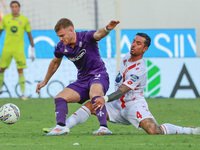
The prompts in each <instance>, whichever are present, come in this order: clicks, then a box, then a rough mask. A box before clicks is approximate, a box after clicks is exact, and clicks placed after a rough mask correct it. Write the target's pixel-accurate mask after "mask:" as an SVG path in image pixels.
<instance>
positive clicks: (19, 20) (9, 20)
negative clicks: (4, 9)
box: [0, 14, 31, 50]
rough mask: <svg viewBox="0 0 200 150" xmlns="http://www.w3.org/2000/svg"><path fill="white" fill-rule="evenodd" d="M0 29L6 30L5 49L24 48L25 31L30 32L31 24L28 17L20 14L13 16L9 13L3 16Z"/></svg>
mask: <svg viewBox="0 0 200 150" xmlns="http://www.w3.org/2000/svg"><path fill="white" fill-rule="evenodd" d="M0 29H1V30H5V31H6V37H5V42H4V49H8V50H19V49H23V50H24V32H25V31H26V32H30V31H31V26H30V23H29V20H28V18H27V17H25V16H23V15H21V14H20V15H19V16H18V17H13V16H12V14H8V15H6V16H4V17H3V19H2V22H1V24H0Z"/></svg>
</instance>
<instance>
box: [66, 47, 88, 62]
mask: <svg viewBox="0 0 200 150" xmlns="http://www.w3.org/2000/svg"><path fill="white" fill-rule="evenodd" d="M85 53H86V49H82V50H81V51H80V52H79V53H78V55H76V56H75V57H73V58H68V59H69V60H71V61H73V62H75V61H77V60H79V59H81V58H82V57H83V56H84V55H85Z"/></svg>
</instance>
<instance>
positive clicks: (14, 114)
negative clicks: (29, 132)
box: [0, 103, 20, 124]
mask: <svg viewBox="0 0 200 150" xmlns="http://www.w3.org/2000/svg"><path fill="white" fill-rule="evenodd" d="M19 117H20V110H19V108H18V107H17V106H16V105H15V104H12V103H7V104H4V105H3V106H2V107H1V108H0V119H1V121H3V122H4V123H6V124H13V123H15V122H17V121H18V120H19Z"/></svg>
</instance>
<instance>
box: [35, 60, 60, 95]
mask: <svg viewBox="0 0 200 150" xmlns="http://www.w3.org/2000/svg"><path fill="white" fill-rule="evenodd" d="M61 61H62V58H57V57H54V58H53V60H52V61H51V63H50V65H49V68H48V71H47V74H46V76H45V79H44V80H43V81H42V82H40V83H39V84H38V85H37V88H36V93H38V94H39V93H40V89H41V88H42V87H44V86H45V85H46V84H47V83H48V81H49V80H50V78H51V77H52V76H53V74H54V73H55V72H56V70H57V69H58V67H59V66H60V63H61Z"/></svg>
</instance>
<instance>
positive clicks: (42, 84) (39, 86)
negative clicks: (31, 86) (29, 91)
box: [36, 81, 46, 94]
mask: <svg viewBox="0 0 200 150" xmlns="http://www.w3.org/2000/svg"><path fill="white" fill-rule="evenodd" d="M45 85H46V83H45V82H44V81H42V82H40V83H38V84H37V87H36V93H38V94H40V89H41V88H43V87H44V86H45Z"/></svg>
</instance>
